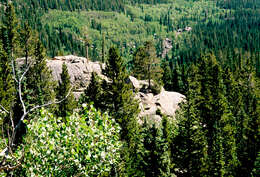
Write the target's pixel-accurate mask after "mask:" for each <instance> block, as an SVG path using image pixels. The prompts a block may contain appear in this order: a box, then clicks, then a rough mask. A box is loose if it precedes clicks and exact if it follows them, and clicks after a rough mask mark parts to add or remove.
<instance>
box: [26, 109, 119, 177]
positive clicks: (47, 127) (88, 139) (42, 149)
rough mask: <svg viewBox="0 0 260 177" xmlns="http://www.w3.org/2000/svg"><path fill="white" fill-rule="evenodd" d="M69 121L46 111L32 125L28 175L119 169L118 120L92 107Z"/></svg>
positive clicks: (106, 171)
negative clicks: (116, 167) (117, 167)
mask: <svg viewBox="0 0 260 177" xmlns="http://www.w3.org/2000/svg"><path fill="white" fill-rule="evenodd" d="M65 122H66V123H65ZM65 122H64V121H62V119H61V118H58V119H57V118H55V117H54V116H53V115H52V114H51V113H49V112H47V111H46V110H44V109H43V110H41V117H40V118H39V119H35V121H33V122H30V123H29V124H28V134H27V136H26V138H25V141H26V142H28V143H27V145H26V147H25V157H24V159H25V160H24V164H23V168H24V169H26V172H25V173H26V176H72V175H83V176H93V175H95V176H96V175H97V174H99V175H102V174H107V173H109V172H110V171H111V169H112V168H113V170H115V166H116V165H117V164H118V162H119V156H120V155H119V150H120V148H121V146H122V144H121V142H120V141H119V132H120V127H119V125H118V124H117V123H116V122H115V121H114V119H112V118H111V117H109V116H108V115H106V114H103V115H102V114H101V113H100V112H98V111H96V109H94V108H93V107H92V106H91V108H90V109H87V108H84V113H83V114H82V115H79V114H77V113H75V114H73V115H71V116H70V117H67V121H65Z"/></svg>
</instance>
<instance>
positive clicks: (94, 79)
mask: <svg viewBox="0 0 260 177" xmlns="http://www.w3.org/2000/svg"><path fill="white" fill-rule="evenodd" d="M103 92H104V90H103V89H102V83H101V78H100V77H99V76H98V75H97V74H96V73H95V72H92V73H91V81H90V84H89V85H88V87H87V88H86V89H85V90H84V94H82V95H81V98H80V100H79V103H80V104H81V103H91V102H92V103H93V106H94V107H95V108H98V109H100V110H103V111H105V110H106V106H105V104H106V103H105V102H104V97H103V96H104V93H103Z"/></svg>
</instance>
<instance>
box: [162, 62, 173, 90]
mask: <svg viewBox="0 0 260 177" xmlns="http://www.w3.org/2000/svg"><path fill="white" fill-rule="evenodd" d="M162 70H163V75H162V81H163V84H164V88H165V89H166V90H168V91H169V90H171V87H172V73H171V68H170V66H169V62H168V61H164V62H163V63H162Z"/></svg>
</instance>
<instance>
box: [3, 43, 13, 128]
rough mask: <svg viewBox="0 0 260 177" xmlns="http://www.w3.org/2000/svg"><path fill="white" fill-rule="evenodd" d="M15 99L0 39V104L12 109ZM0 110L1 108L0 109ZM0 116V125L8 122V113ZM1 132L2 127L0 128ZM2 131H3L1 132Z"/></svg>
mask: <svg viewBox="0 0 260 177" xmlns="http://www.w3.org/2000/svg"><path fill="white" fill-rule="evenodd" d="M14 99H15V85H14V80H13V75H12V69H11V66H10V62H9V59H8V56H7V54H6V52H5V51H4V50H3V47H2V45H1V41H0V104H1V105H2V106H3V107H4V108H5V109H6V110H7V111H9V112H11V111H12V108H13V101H14ZM0 110H1V111H3V110H2V108H1V109H0ZM6 116H7V117H4V118H3V117H2V118H3V119H2V118H1V120H0V126H2V124H4V123H5V122H9V120H8V119H9V115H6ZM0 132H2V129H1V130H0ZM2 133H4V132H2Z"/></svg>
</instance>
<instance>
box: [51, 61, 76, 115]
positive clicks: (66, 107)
mask: <svg viewBox="0 0 260 177" xmlns="http://www.w3.org/2000/svg"><path fill="white" fill-rule="evenodd" d="M71 87H72V86H71V84H70V75H69V72H68V68H67V66H66V64H65V63H63V64H62V72H61V74H60V81H59V85H58V87H57V99H58V100H62V99H64V98H65V97H66V96H67V95H68V94H69V96H68V97H67V98H66V99H65V100H64V101H62V102H61V103H60V104H58V110H57V112H56V114H57V116H59V117H63V118H65V117H66V116H67V115H68V114H71V113H72V112H73V109H74V108H75V99H74V96H73V93H72V90H71ZM69 92H70V93H69Z"/></svg>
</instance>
